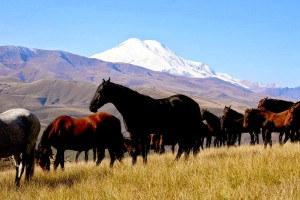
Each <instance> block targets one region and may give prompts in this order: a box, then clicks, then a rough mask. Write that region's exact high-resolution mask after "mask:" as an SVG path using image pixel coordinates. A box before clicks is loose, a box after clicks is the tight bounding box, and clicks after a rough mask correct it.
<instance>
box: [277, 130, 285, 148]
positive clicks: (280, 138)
mask: <svg viewBox="0 0 300 200" xmlns="http://www.w3.org/2000/svg"><path fill="white" fill-rule="evenodd" d="M283 134H284V132H283V131H280V132H279V138H278V140H279V144H280V145H282V136H283Z"/></svg>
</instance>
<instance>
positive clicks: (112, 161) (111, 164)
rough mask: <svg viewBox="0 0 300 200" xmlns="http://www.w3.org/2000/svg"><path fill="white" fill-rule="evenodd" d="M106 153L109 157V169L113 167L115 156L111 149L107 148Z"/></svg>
mask: <svg viewBox="0 0 300 200" xmlns="http://www.w3.org/2000/svg"><path fill="white" fill-rule="evenodd" d="M108 153H109V156H110V163H109V167H110V168H112V167H113V166H114V162H115V160H116V155H115V152H114V150H113V149H112V148H108Z"/></svg>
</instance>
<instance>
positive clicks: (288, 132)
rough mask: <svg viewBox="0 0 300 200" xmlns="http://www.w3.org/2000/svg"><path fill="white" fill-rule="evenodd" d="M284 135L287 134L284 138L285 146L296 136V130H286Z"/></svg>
mask: <svg viewBox="0 0 300 200" xmlns="http://www.w3.org/2000/svg"><path fill="white" fill-rule="evenodd" d="M283 133H284V134H285V137H284V140H283V142H282V145H284V144H285V143H286V142H287V141H288V139H289V138H290V137H291V136H292V135H294V133H295V130H285V131H284V132H283ZM291 140H292V139H291Z"/></svg>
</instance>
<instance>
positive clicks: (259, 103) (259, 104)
mask: <svg viewBox="0 0 300 200" xmlns="http://www.w3.org/2000/svg"><path fill="white" fill-rule="evenodd" d="M267 100H268V97H265V98H263V99H261V100H260V101H259V102H258V105H257V108H261V107H264V105H265V103H266V102H267Z"/></svg>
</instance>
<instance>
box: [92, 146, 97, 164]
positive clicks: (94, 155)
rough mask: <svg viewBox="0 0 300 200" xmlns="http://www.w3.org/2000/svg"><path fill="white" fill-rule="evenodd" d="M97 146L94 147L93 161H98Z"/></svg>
mask: <svg viewBox="0 0 300 200" xmlns="http://www.w3.org/2000/svg"><path fill="white" fill-rule="evenodd" d="M96 153H97V152H96V148H93V161H94V162H96Z"/></svg>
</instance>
